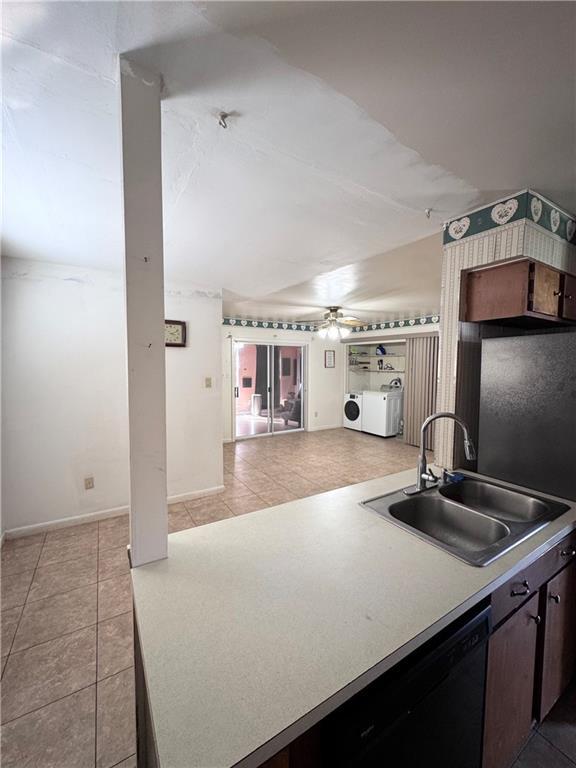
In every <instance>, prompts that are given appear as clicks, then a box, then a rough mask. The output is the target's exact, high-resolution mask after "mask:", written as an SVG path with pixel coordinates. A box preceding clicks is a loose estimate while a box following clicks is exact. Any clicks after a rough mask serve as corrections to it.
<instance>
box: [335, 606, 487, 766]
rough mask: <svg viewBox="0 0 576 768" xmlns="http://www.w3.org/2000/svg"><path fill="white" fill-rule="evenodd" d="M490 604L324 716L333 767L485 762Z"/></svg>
mask: <svg viewBox="0 0 576 768" xmlns="http://www.w3.org/2000/svg"><path fill="white" fill-rule="evenodd" d="M489 633H490V608H489V607H484V608H482V609H480V610H479V609H475V611H474V613H473V614H472V615H471V614H470V613H468V614H466V615H465V616H464V617H462V618H461V619H460V620H459V621H457V622H455V623H454V624H452V625H450V626H449V627H447V628H446V629H445V630H443V631H442V632H441V633H440V634H439V635H438V636H437V637H436V638H433V639H432V640H431V641H429V642H428V643H426V645H425V646H424V647H423V648H422V649H420V650H419V651H417V652H415V653H414V654H412V655H410V656H409V657H407V658H406V659H404V660H403V661H402V662H400V664H399V665H398V666H397V667H395V668H394V669H392V670H391V671H390V672H388V673H386V674H385V675H383V676H382V677H381V678H379V679H378V680H376V681H375V682H374V683H372V684H371V685H370V686H368V687H367V688H366V689H364V690H363V691H361V692H360V693H359V694H357V695H356V696H355V697H353V698H352V699H351V700H350V701H348V702H347V703H346V704H344V705H343V706H341V707H340V708H339V709H337V710H336V711H335V712H334V713H333V714H332V715H330V716H329V717H328V718H326V720H325V721H324V723H323V728H322V732H323V733H322V743H323V747H322V753H323V755H322V764H323V765H326V766H328V765H329V766H334V768H336V767H338V768H396V766H398V768H480V766H481V762H482V731H483V722H484V694H485V683H486V659H487V647H488V645H487V644H488V635H489Z"/></svg>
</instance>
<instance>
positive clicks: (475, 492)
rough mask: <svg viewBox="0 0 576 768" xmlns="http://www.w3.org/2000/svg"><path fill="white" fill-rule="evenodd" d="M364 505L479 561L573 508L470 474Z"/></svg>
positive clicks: (484, 561) (471, 560)
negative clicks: (425, 488)
mask: <svg viewBox="0 0 576 768" xmlns="http://www.w3.org/2000/svg"><path fill="white" fill-rule="evenodd" d="M362 506H364V507H368V508H369V509H372V510H374V511H375V512H377V513H378V514H379V515H382V516H383V517H385V518H387V519H388V520H390V522H392V523H395V524H396V525H399V526H400V527H401V528H404V529H405V530H407V531H410V532H411V533H413V534H415V535H416V536H418V537H419V538H421V539H424V540H425V541H428V542H430V543H431V544H434V545H435V546H437V547H440V548H441V549H444V550H446V552H449V553H450V554H452V555H454V556H455V557H458V558H459V559H460V560H464V561H465V562H466V563H469V564H470V565H476V566H482V565H488V563H490V562H492V561H493V560H495V559H496V558H497V557H500V556H501V555H503V554H504V553H505V552H507V551H508V550H509V549H511V548H512V547H514V546H516V544H519V543H520V542H521V541H524V539H526V538H527V537H528V536H532V534H534V533H536V531H538V530H540V529H541V528H543V527H544V526H545V525H546V524H547V523H549V522H550V521H551V520H554V519H555V518H557V517H559V516H560V515H562V514H563V513H564V512H566V511H567V510H568V509H569V506H568V505H567V504H561V503H560V502H556V501H551V500H549V499H543V498H540V497H538V496H533V495H531V494H529V493H522V492H520V491H513V490H511V489H509V488H504V487H503V486H500V485H497V484H494V483H490V482H486V481H485V480H479V479H477V478H475V477H470V476H467V475H465V476H464V479H463V480H460V481H458V482H454V483H447V484H445V485H442V486H439V487H434V488H430V489H429V490H427V491H422V492H421V493H419V494H417V495H412V496H407V495H406V494H404V492H403V491H398V492H396V493H391V494H388V495H386V496H378V497H377V498H374V499H369V500H367V501H364V502H362Z"/></svg>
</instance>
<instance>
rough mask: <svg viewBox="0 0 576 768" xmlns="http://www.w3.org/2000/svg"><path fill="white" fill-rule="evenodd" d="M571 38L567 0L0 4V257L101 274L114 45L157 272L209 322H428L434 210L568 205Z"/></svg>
mask: <svg viewBox="0 0 576 768" xmlns="http://www.w3.org/2000/svg"><path fill="white" fill-rule="evenodd" d="M575 31H576V5H575V4H574V3H553V2H542V3H538V2H529V3H517V2H514V3H435V2H428V3H385V2H381V3H356V2H342V3H318V4H317V3H274V2H272V3H267V2H262V3H242V2H235V3H207V4H206V3H202V4H195V3H190V2H185V3H172V2H158V3H156V2H143V3H140V2H128V3H114V2H102V3H91V2H81V3H74V2H70V3H57V2H56V3H52V2H47V3H7V4H5V5H4V12H3V75H4V83H3V85H4V104H3V116H4V150H5V159H4V163H5V166H4V190H3V192H4V194H3V201H4V202H3V215H4V233H3V234H4V241H3V252H4V253H6V254H8V255H13V256H21V257H25V258H35V259H46V260H50V261H54V262H61V263H77V264H82V265H91V266H97V267H102V268H112V269H120V267H121V263H122V219H121V210H122V208H121V199H120V179H119V170H120V150H119V118H118V94H117V75H116V72H117V59H116V57H117V54H118V53H126V52H131V54H130V55H131V56H132V57H133V58H135V59H137V60H138V61H139V62H140V63H141V64H143V65H144V66H147V67H149V68H150V69H154V70H157V71H160V72H162V74H163V75H164V78H165V83H166V98H165V100H164V102H163V120H164V208H165V263H166V273H167V278H168V279H169V280H171V281H178V280H185V281H187V282H195V283H196V284H198V285H203V286H206V287H211V288H222V289H223V290H224V295H225V299H226V303H225V309H226V311H227V313H230V314H257V315H259V316H267V317H270V318H274V317H280V316H282V317H284V318H286V319H292V318H293V317H294V318H296V317H299V318H302V317H303V316H304V315H306V316H308V317H314V316H318V307H319V306H324V305H326V304H328V303H336V304H343V305H345V306H346V308H347V309H349V310H350V311H352V312H355V313H356V314H358V315H359V316H362V317H363V318H366V319H380V318H381V319H386V318H387V317H390V318H391V317H394V316H400V315H401V316H406V315H408V314H421V313H422V314H423V313H426V312H434V311H438V298H439V281H440V245H439V235H438V233H439V231H440V224H441V221H442V220H443V219H445V218H448V217H450V216H452V215H456V214H459V213H460V212H462V211H464V210H466V209H468V208H470V207H473V206H475V205H477V204H479V203H481V202H485V201H487V200H489V199H491V198H494V197H497V196H500V195H501V194H507V193H508V192H511V191H514V190H516V189H520V188H522V187H525V186H532V187H534V188H536V189H538V190H540V191H542V192H543V193H545V194H547V195H548V196H549V197H551V198H552V199H555V200H556V201H557V202H558V203H559V204H561V205H564V206H566V207H572V208H576V162H575V158H576V137H575V115H576V108H575V91H576V88H575V84H576V75H575V72H576V58H575V57H576V54H575V50H574V44H573V41H574V33H575ZM220 109H225V110H234V111H236V112H237V113H238V115H237V117H235V118H232V119H231V120H230V127H229V129H228V130H223V129H222V128H220V127H219V126H218V125H217V117H216V116H217V113H218V111H219V110H220ZM428 207H429V208H432V209H433V213H432V216H431V218H430V219H427V218H426V216H425V215H424V208H428ZM432 236H434V237H432ZM423 238H424V239H423ZM414 241H419V242H414ZM407 243H413V245H411V246H408V247H405V248H402V247H400V246H405V245H406V244H407ZM352 265H355V266H352ZM328 297H329V298H328Z"/></svg>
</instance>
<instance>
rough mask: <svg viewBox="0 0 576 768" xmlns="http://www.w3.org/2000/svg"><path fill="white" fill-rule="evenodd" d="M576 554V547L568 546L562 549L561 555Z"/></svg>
mask: <svg viewBox="0 0 576 768" xmlns="http://www.w3.org/2000/svg"><path fill="white" fill-rule="evenodd" d="M574 555H576V549H574V547H568V549H562V550H560V556H561V557H574Z"/></svg>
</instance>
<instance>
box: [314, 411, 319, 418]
mask: <svg viewBox="0 0 576 768" xmlns="http://www.w3.org/2000/svg"><path fill="white" fill-rule="evenodd" d="M314 418H315V419H317V418H318V411H314Z"/></svg>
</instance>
